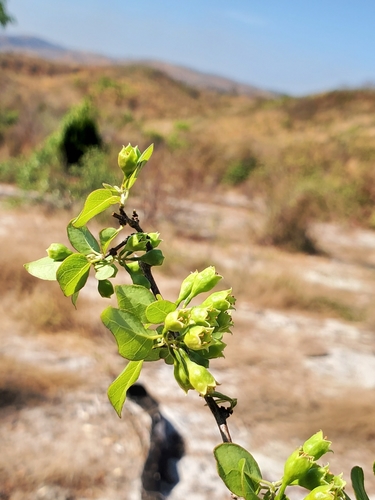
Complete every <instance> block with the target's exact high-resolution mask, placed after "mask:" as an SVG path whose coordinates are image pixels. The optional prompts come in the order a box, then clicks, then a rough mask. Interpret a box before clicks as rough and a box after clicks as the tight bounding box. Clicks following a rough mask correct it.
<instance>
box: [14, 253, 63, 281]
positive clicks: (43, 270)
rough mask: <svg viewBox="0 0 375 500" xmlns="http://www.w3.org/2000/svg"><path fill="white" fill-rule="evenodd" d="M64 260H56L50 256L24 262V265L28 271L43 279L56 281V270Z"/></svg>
mask: <svg viewBox="0 0 375 500" xmlns="http://www.w3.org/2000/svg"><path fill="white" fill-rule="evenodd" d="M61 264H62V262H58V261H54V260H53V259H50V258H49V257H43V258H42V259H39V260H34V261H33V262H28V263H27V264H24V265H23V267H24V268H25V269H26V271H27V272H28V273H30V274H31V275H32V276H35V277H36V278H39V279H41V280H48V281H56V272H57V270H58V268H59V267H60V266H61Z"/></svg>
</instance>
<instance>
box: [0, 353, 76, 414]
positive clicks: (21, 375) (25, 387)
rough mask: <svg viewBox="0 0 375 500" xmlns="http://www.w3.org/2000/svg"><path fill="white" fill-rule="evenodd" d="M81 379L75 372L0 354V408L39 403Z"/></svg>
mask: <svg viewBox="0 0 375 500" xmlns="http://www.w3.org/2000/svg"><path fill="white" fill-rule="evenodd" d="M81 383H82V379H81V377H80V376H78V375H77V374H76V373H67V372H61V371H56V370H47V369H45V368H43V367H40V366H38V365H37V364H30V363H27V362H21V361H20V360H18V359H15V358H11V357H9V356H8V357H7V356H1V357H0V409H4V408H7V407H8V406H14V407H16V408H22V407H23V406H25V405H30V404H33V403H34V404H38V403H39V404H40V403H43V401H46V400H47V399H50V398H54V397H56V396H58V395H59V394H61V393H62V392H64V391H72V390H74V389H76V388H77V387H78V386H79V385H80V384H81Z"/></svg>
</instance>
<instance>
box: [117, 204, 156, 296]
mask: <svg viewBox="0 0 375 500" xmlns="http://www.w3.org/2000/svg"><path fill="white" fill-rule="evenodd" d="M119 212H120V214H116V213H113V214H112V216H113V217H114V218H115V219H117V220H118V221H119V222H120V224H121V225H122V226H126V224H127V225H128V226H130V227H131V228H132V229H135V230H136V231H137V233H144V231H143V229H142V228H141V226H140V225H139V218H138V214H137V212H136V211H135V210H133V214H132V216H131V217H129V216H128V215H127V214H126V213H125V210H124V209H123V208H122V207H120V208H119ZM126 242H127V239H126V240H124V241H122V242H121V243H120V244H119V245H117V246H116V247H114V248H111V250H109V252H108V254H109V255H116V254H117V252H118V250H120V249H121V248H122V247H123V246H125V245H126ZM146 249H147V251H149V250H152V246H151V244H150V243H147V245H146ZM139 267H140V268H141V269H142V272H143V275H144V277H145V278H146V279H148V281H149V282H150V286H151V291H152V293H153V294H154V295H155V297H156V296H157V295H161V293H160V290H159V287H158V285H157V284H156V281H155V279H154V277H153V275H152V272H151V266H150V265H149V264H146V263H145V262H140V263H139Z"/></svg>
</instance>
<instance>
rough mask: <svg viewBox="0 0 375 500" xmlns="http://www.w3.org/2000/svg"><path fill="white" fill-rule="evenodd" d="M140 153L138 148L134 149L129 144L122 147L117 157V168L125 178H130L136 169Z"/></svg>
mask: <svg viewBox="0 0 375 500" xmlns="http://www.w3.org/2000/svg"><path fill="white" fill-rule="evenodd" d="M139 156H140V152H139V149H138V146H135V148H134V147H133V146H132V145H131V144H130V143H129V144H128V145H127V146H126V147H125V146H123V147H122V149H121V151H120V153H119V155H118V166H119V167H120V168H121V170H122V171H123V173H124V175H125V177H130V176H131V175H132V173H133V172H134V171H135V169H136V168H137V162H138V158H139Z"/></svg>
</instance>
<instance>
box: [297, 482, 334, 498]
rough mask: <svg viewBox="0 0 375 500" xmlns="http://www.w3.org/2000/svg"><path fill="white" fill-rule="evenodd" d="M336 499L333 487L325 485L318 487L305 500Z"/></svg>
mask: <svg viewBox="0 0 375 500" xmlns="http://www.w3.org/2000/svg"><path fill="white" fill-rule="evenodd" d="M334 497H335V493H334V491H332V485H330V484H325V485H323V486H317V487H316V488H314V489H313V490H312V491H310V493H309V494H308V495H307V496H306V497H305V499H304V500H333V498H334Z"/></svg>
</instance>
